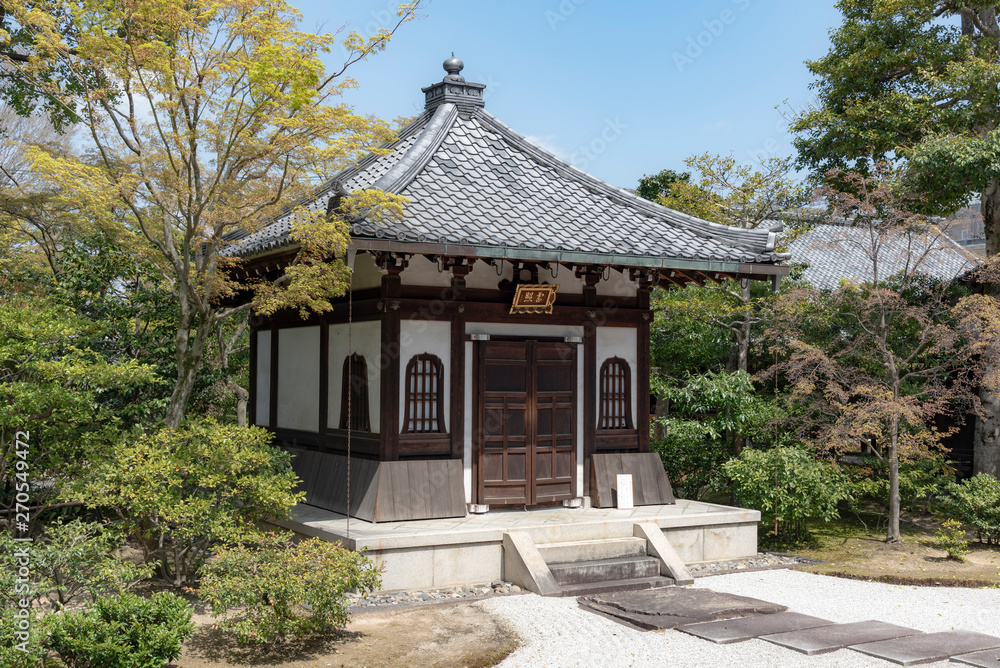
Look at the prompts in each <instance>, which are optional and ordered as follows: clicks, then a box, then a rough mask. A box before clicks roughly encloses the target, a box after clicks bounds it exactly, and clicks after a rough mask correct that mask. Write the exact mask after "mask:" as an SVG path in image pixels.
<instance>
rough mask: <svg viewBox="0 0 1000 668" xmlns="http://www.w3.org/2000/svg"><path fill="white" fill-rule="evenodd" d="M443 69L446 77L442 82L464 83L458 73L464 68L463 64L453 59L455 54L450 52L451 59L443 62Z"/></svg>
mask: <svg viewBox="0 0 1000 668" xmlns="http://www.w3.org/2000/svg"><path fill="white" fill-rule="evenodd" d="M443 66H444V69H445V71H446V72H447V73H448V75H447V76H446V77H445V78H444V81H465V77H463V76H462V75H461V74H459V72H461V71H462V70H463V69H464V68H465V63H463V62H462V61H461V60H459V59H458V58H456V57H455V52H454V51H452V52H451V58H449V59H448V60H446V61H444V65H443Z"/></svg>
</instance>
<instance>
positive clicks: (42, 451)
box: [0, 295, 152, 527]
mask: <svg viewBox="0 0 1000 668" xmlns="http://www.w3.org/2000/svg"><path fill="white" fill-rule="evenodd" d="M96 331H97V330H96V328H95V327H94V325H93V324H92V323H90V322H88V321H87V320H85V319H83V318H81V317H79V316H77V315H76V314H75V313H73V311H72V310H70V309H69V308H67V307H65V306H63V305H59V304H54V303H52V301H51V300H49V299H45V298H42V297H38V296H27V295H9V296H0V509H2V513H0V522H2V523H3V524H4V525H6V526H8V527H10V524H9V523H10V522H11V521H12V520H13V518H14V515H13V513H14V510H15V506H16V504H17V495H18V494H19V493H23V494H26V495H27V498H28V503H27V504H23V503H22V505H28V506H29V507H31V508H32V509H33V510H32V512H31V514H30V517H31V523H32V525H34V524H35V523H36V522H37V519H38V518H39V516H40V514H41V512H42V511H43V510H44V509H45V508H46V507H48V506H49V505H51V504H53V503H54V502H55V501H56V500H57V497H58V495H59V493H60V492H61V491H63V489H64V487H65V485H66V484H68V482H69V481H71V480H73V479H75V478H76V477H78V476H79V475H81V474H83V473H84V472H86V471H87V470H89V468H90V467H91V466H93V465H95V464H96V463H98V462H100V461H101V459H102V458H103V457H104V456H105V455H106V454H107V452H108V451H109V449H110V446H111V444H112V443H113V442H114V441H115V439H116V438H117V437H118V434H119V431H120V429H121V424H120V420H119V419H118V418H117V416H116V415H115V413H114V412H113V411H112V410H111V408H110V407H109V406H108V405H107V404H106V403H105V399H106V398H107V397H108V396H109V394H111V393H115V392H129V391H130V390H131V389H132V388H134V387H135V386H137V385H142V384H144V383H148V382H150V381H151V379H152V374H151V370H150V369H149V368H148V367H146V366H143V365H141V364H139V363H137V362H136V361H135V360H125V361H121V362H117V363H110V362H108V361H107V360H105V359H103V358H102V357H101V356H100V355H98V354H97V353H95V352H94V351H93V350H92V349H90V348H89V347H88V346H87V343H88V341H91V340H92V338H91V337H92V336H94V335H95V334H96ZM19 432H21V434H22V435H21V436H20V437H18V433H19ZM19 441H20V443H21V444H22V445H20V446H19ZM19 452H20V453H24V457H20V456H19V454H18V453H19ZM19 460H20V461H23V462H24V466H21V465H16V462H17V461H19ZM22 498H23V497H22Z"/></svg>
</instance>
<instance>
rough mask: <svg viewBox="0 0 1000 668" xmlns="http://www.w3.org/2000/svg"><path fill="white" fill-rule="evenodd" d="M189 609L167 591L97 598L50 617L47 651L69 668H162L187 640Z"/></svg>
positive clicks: (190, 611) (177, 653)
mask: <svg viewBox="0 0 1000 668" xmlns="http://www.w3.org/2000/svg"><path fill="white" fill-rule="evenodd" d="M191 613H192V610H191V606H190V605H188V603H187V601H185V600H184V599H182V598H179V597H178V596H175V595H173V594H170V593H168V592H160V593H158V594H155V595H154V596H153V597H152V598H143V597H141V596H136V595H135V594H130V593H124V594H122V595H121V596H117V597H107V598H99V599H97V601H95V602H94V605H93V606H92V607H91V608H90V609H88V610H86V611H79V612H77V611H74V612H64V613H62V614H58V615H52V620H51V632H50V636H49V647H50V648H51V649H52V650H53V651H54V652H55V653H56V654H58V655H59V658H61V659H62V660H63V662H64V663H65V664H66V666H67V667H68V668H161V666H163V664H164V663H166V662H168V661H172V660H173V659H176V658H177V657H178V656H180V653H181V643H183V642H184V639H185V638H187V637H188V636H189V635H191V632H192V631H193V630H194V624H193V623H192V622H191Z"/></svg>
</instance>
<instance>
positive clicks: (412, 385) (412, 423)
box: [403, 353, 445, 434]
mask: <svg viewBox="0 0 1000 668" xmlns="http://www.w3.org/2000/svg"><path fill="white" fill-rule="evenodd" d="M405 387H406V397H405V402H406V417H405V418H404V420H403V433H404V434H428V433H431V434H443V433H445V428H444V366H443V365H442V364H441V360H440V359H438V357H437V356H436V355H431V354H430V353H423V354H422V355H414V356H413V357H412V358H411V359H410V362H409V363H408V364H407V365H406V385H405Z"/></svg>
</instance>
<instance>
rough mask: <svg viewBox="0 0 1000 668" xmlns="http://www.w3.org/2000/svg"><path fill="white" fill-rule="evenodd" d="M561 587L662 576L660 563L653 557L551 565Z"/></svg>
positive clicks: (619, 558) (553, 575) (550, 567)
mask: <svg viewBox="0 0 1000 668" xmlns="http://www.w3.org/2000/svg"><path fill="white" fill-rule="evenodd" d="M549 570H550V571H551V572H552V577H554V578H555V580H556V582H557V583H559V586H562V587H564V586H566V585H576V584H584V583H587V582H609V581H612V580H636V579H642V578H651V577H655V576H657V575H659V574H660V562H659V560H657V559H655V558H653V557H646V556H643V557H618V558H615V559H595V560H589V561H571V562H567V563H561V564H549Z"/></svg>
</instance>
